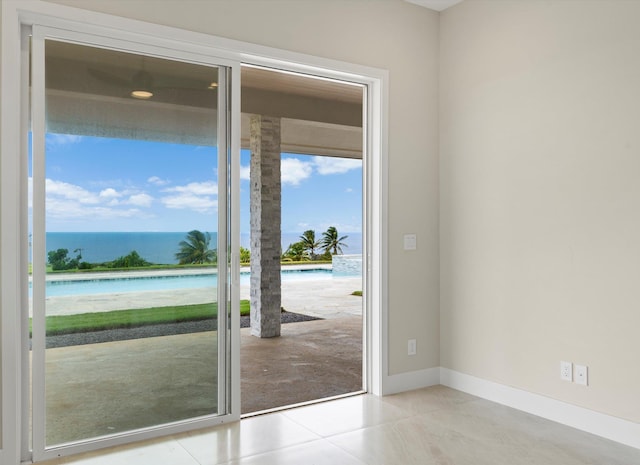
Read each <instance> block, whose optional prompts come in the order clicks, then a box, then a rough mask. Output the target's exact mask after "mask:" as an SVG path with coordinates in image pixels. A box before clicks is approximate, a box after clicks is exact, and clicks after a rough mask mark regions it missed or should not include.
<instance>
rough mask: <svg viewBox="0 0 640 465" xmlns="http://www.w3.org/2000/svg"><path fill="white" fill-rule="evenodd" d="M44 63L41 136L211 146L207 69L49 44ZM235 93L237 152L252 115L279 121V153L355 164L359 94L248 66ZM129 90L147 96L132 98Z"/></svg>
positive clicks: (210, 74)
mask: <svg viewBox="0 0 640 465" xmlns="http://www.w3.org/2000/svg"><path fill="white" fill-rule="evenodd" d="M45 57H46V58H45V80H46V89H47V94H46V95H47V125H48V129H49V130H50V131H51V132H58V133H63V134H78V135H90V136H91V135H92V136H98V137H118V138H126V139H140V140H155V141H162V142H173V143H188V144H194V145H213V144H215V143H216V138H217V136H216V129H215V128H216V127H217V116H218V112H217V107H218V91H217V89H218V88H217V83H218V82H219V76H218V72H219V69H218V68H217V67H215V66H209V65H204V64H197V63H189V62H181V61H174V60H169V59H165V58H156V57H153V56H142V55H137V54H133V53H128V52H125V51H118V50H109V49H102V48H97V47H92V46H85V45H77V44H72V43H65V42H61V41H55V40H49V41H47V42H46V43H45ZM241 83H242V89H241V94H242V97H241V111H242V114H243V118H242V122H243V125H242V126H243V127H242V133H243V134H242V136H243V139H242V140H243V143H245V145H246V144H247V143H248V121H249V120H248V115H250V114H259V115H269V116H275V117H280V118H281V119H282V128H283V129H282V131H283V132H282V137H283V140H282V149H283V151H289V152H296V153H308V154H315V155H326V156H339V157H352V158H360V157H361V156H362V112H363V98H364V86H362V85H359V84H353V83H348V82H342V81H336V80H331V79H326V78H320V77H318V76H312V75H303V74H296V73H290V72H282V71H278V70H273V69H267V68H258V67H254V66H242V68H241ZM139 88H146V89H148V90H149V91H151V96H150V97H149V98H147V99H143V100H140V99H136V98H133V96H132V91H133V90H137V89H139ZM245 126H246V127H245Z"/></svg>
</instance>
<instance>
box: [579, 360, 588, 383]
mask: <svg viewBox="0 0 640 465" xmlns="http://www.w3.org/2000/svg"><path fill="white" fill-rule="evenodd" d="M576 383H577V384H582V385H583V386H588V385H589V367H587V366H586V365H576Z"/></svg>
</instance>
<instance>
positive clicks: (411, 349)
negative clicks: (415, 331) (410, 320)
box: [407, 339, 417, 355]
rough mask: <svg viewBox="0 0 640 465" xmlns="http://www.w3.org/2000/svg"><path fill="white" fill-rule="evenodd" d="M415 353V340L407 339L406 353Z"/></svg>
mask: <svg viewBox="0 0 640 465" xmlns="http://www.w3.org/2000/svg"><path fill="white" fill-rule="evenodd" d="M416 353H417V347H416V340H415V339H409V341H408V343H407V355H415V354H416Z"/></svg>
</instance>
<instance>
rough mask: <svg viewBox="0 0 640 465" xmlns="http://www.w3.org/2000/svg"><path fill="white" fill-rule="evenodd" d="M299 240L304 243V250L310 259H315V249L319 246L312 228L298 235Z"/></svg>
mask: <svg viewBox="0 0 640 465" xmlns="http://www.w3.org/2000/svg"><path fill="white" fill-rule="evenodd" d="M300 242H301V243H302V245H304V248H305V250H308V251H309V255H310V256H311V260H315V259H316V249H317V248H318V247H320V242H319V241H316V232H315V231H314V230H313V229H307V230H306V231H305V232H303V233H302V236H300Z"/></svg>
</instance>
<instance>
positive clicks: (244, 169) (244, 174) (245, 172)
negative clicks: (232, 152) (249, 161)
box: [240, 165, 251, 181]
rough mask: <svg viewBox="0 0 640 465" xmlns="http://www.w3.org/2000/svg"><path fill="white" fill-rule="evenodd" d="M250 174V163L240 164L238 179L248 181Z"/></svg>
mask: <svg viewBox="0 0 640 465" xmlns="http://www.w3.org/2000/svg"><path fill="white" fill-rule="evenodd" d="M250 175H251V166H250V165H246V166H244V165H240V179H242V180H244V181H248V180H249V179H250Z"/></svg>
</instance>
